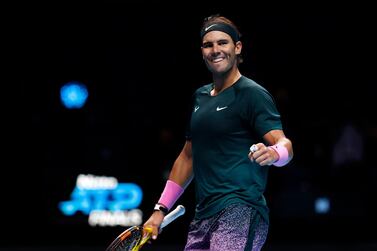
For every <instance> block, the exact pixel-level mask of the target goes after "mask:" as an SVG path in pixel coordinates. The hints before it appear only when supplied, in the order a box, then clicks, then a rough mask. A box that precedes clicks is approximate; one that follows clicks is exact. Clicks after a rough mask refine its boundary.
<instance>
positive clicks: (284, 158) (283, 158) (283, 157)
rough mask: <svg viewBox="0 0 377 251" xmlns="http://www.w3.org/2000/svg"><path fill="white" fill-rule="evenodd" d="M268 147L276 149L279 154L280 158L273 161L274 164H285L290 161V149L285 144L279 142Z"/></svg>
mask: <svg viewBox="0 0 377 251" xmlns="http://www.w3.org/2000/svg"><path fill="white" fill-rule="evenodd" d="M268 148H271V149H273V150H275V151H276V152H277V154H278V155H279V159H278V160H277V161H275V162H274V163H272V164H273V165H274V166H279V167H280V166H284V165H286V164H287V163H288V162H289V154H288V150H287V148H286V147H285V146H284V145H283V144H279V143H278V144H275V145H273V146H269V147H268Z"/></svg>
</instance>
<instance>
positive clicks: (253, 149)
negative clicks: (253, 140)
mask: <svg viewBox="0 0 377 251" xmlns="http://www.w3.org/2000/svg"><path fill="white" fill-rule="evenodd" d="M256 151H258V146H257V145H256V144H253V145H252V146H250V152H251V153H255V152H256Z"/></svg>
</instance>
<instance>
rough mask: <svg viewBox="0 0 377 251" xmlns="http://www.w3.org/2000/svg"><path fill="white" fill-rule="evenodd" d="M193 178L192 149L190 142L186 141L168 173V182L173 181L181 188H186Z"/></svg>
mask: <svg viewBox="0 0 377 251" xmlns="http://www.w3.org/2000/svg"><path fill="white" fill-rule="evenodd" d="M193 177H194V172H193V169H192V147H191V141H186V143H185V145H184V146H183V149H182V151H181V153H180V154H179V156H178V157H177V159H176V160H175V162H174V164H173V167H172V169H171V171H170V175H169V180H171V181H174V182H175V183H177V184H178V185H180V186H181V187H183V188H186V187H187V186H188V185H189V184H190V182H191V180H192V179H193Z"/></svg>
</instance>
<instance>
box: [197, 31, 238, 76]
mask: <svg viewBox="0 0 377 251" xmlns="http://www.w3.org/2000/svg"><path fill="white" fill-rule="evenodd" d="M201 48H202V54H203V59H204V61H205V63H206V65H207V67H208V69H209V70H210V71H211V72H212V73H213V74H216V75H223V74H224V73H227V72H228V71H229V70H230V69H231V68H232V67H236V66H237V55H238V54H240V53H241V49H242V44H241V42H237V43H236V45H235V44H234V42H233V40H232V38H231V37H230V36H229V35H228V34H227V33H225V32H222V31H210V32H208V33H207V34H205V36H204V37H203V42H202V47H201Z"/></svg>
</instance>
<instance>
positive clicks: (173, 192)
mask: <svg viewBox="0 0 377 251" xmlns="http://www.w3.org/2000/svg"><path fill="white" fill-rule="evenodd" d="M183 191H184V189H183V188H182V187H181V186H180V185H178V184H177V183H175V182H173V181H171V180H168V181H167V182H166V185H165V189H164V191H163V192H162V194H161V197H160V199H159V200H158V203H160V204H162V205H164V206H165V207H167V208H168V210H170V209H171V208H172V207H173V205H174V203H175V202H176V201H177V200H178V198H179V197H180V196H181V195H182V193H183Z"/></svg>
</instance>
